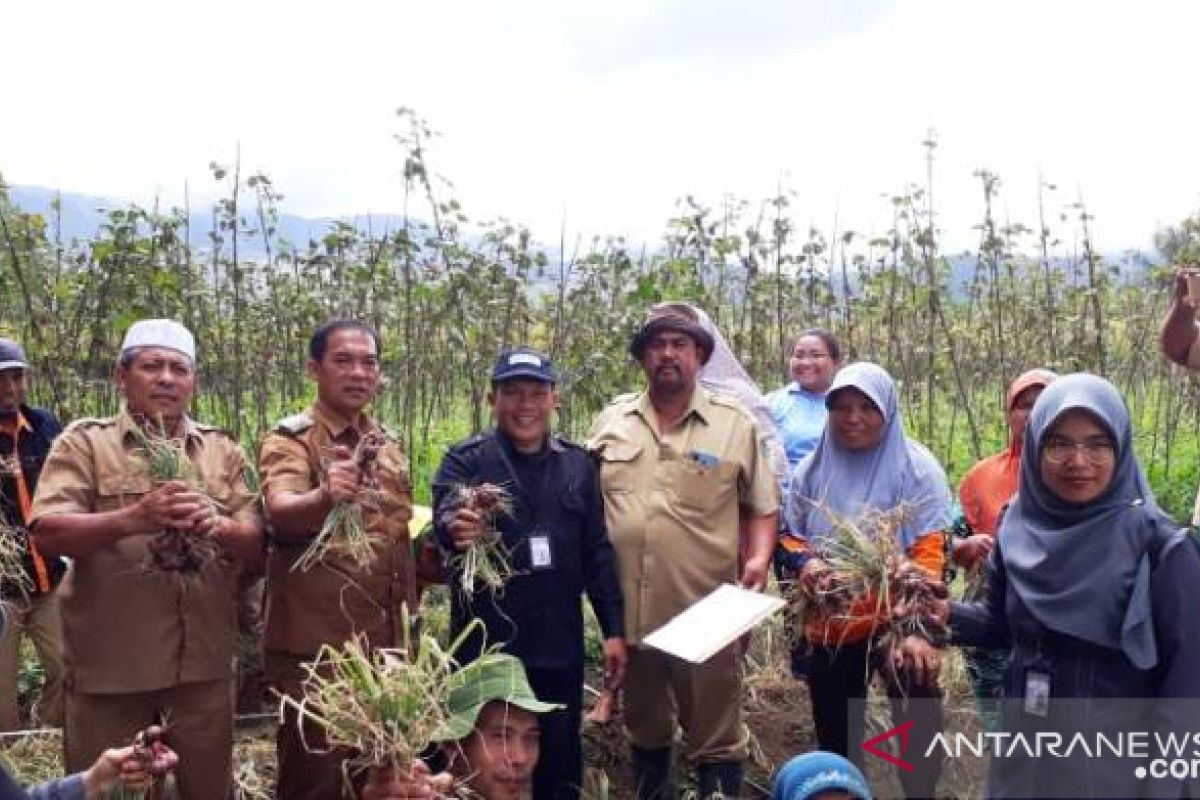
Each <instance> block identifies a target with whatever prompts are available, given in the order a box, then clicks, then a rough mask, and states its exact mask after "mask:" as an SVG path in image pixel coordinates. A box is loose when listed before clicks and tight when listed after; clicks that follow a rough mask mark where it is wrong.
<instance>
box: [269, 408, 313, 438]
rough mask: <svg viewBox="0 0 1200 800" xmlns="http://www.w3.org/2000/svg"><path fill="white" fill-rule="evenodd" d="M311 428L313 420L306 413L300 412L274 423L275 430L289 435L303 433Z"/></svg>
mask: <svg viewBox="0 0 1200 800" xmlns="http://www.w3.org/2000/svg"><path fill="white" fill-rule="evenodd" d="M312 426H313V418H312V417H311V416H310V415H309V414H308V413H306V412H304V411H301V412H300V413H299V414H293V415H292V416H290V417H284V418H283V419H281V420H279V422H277V423H275V430H277V431H279V432H280V433H290V434H292V435H295V434H298V433H304V432H305V431H306V430H308V429H309V428H311V427H312Z"/></svg>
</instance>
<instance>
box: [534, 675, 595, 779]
mask: <svg viewBox="0 0 1200 800" xmlns="http://www.w3.org/2000/svg"><path fill="white" fill-rule="evenodd" d="M525 673H526V674H527V675H528V676H529V685H530V687H531V688H532V689H533V693H534V694H535V695H537V699H538V700H541V701H542V702H544V703H562V704H563V705H564V706H566V708H565V709H563V710H561V711H552V712H550V713H549V714H541V715H539V717H538V723H539V728H540V729H541V730H540V732H541V748H540V753H539V755H538V763H537V768H536V769H534V771H533V800H578V797H579V787H580V784H581V783H582V781H583V746H582V744H581V742H580V735H581V734H580V726H581V724H582V722H583V665H582V664H581V665H580V666H579V667H578V668H577V669H575V668H570V667H568V668H565V669H538V668H536V667H526V668H525Z"/></svg>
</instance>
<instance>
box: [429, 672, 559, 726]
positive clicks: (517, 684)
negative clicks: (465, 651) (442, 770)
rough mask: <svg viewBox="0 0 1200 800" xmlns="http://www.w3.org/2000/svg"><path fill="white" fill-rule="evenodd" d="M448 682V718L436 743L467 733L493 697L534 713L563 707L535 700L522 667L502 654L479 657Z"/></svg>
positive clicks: (543, 712)
mask: <svg viewBox="0 0 1200 800" xmlns="http://www.w3.org/2000/svg"><path fill="white" fill-rule="evenodd" d="M451 681H452V686H451V688H450V699H449V702H448V703H447V708H446V711H447V712H448V719H447V720H446V724H445V725H443V726H442V730H441V731H440V732H439V733H438V735H437V736H436V737H434V741H436V742H454V741H458V740H459V739H465V738H467V737H468V736H470V735H471V731H473V730H475V723H476V721H478V719H479V712H480V711H482V710H483V707H484V706H486V705H487V704H488V703H490V702H492V701H493V700H500V701H502V702H505V703H508V704H510V705H514V706H516V707H517V708H522V709H524V710H526V711H529V712H531V713H534V714H545V713H546V712H548V711H557V710H559V709H561V708H565V706H563V705H561V704H559V703H543V702H542V701H541V700H538V699H537V697H536V696H535V695H534V693H533V689H532V688H530V686H529V679H528V678H526V677H525V667H523V666H522V665H521V662H520V661H519V660H518V659H517V658H516V657H515V656H510V655H507V654H503V653H490V654H488V655H485V656H481V657H479V658H478V659H476V660H475V661H472V662H471V663H470V664H467V665H466V666H465V667H463V668H462V669H460V670H459V671H458V672H456V673H455V674H454V677H453V678H451Z"/></svg>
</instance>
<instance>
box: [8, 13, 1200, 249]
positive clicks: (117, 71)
mask: <svg viewBox="0 0 1200 800" xmlns="http://www.w3.org/2000/svg"><path fill="white" fill-rule="evenodd" d="M0 24H2V25H3V29H4V31H3V36H2V40H3V45H2V47H0V58H2V59H3V63H4V73H5V79H4V82H3V87H4V88H3V95H4V96H3V105H2V106H0V108H2V109H3V110H0V172H3V174H4V176H5V178H6V179H7V180H8V181H9V182H11V183H19V184H35V185H42V186H51V187H57V188H61V189H64V190H71V191H78V192H85V193H91V194H99V195H106V196H113V197H119V198H131V199H138V200H145V199H146V198H148V197H151V196H153V195H154V194H155V193H156V192H157V193H160V194H161V195H162V196H163V198H164V199H165V200H166V201H167V202H168V203H177V202H180V200H181V197H182V186H183V184H184V182H185V180H186V181H189V182H190V185H191V191H192V194H193V197H203V195H204V192H205V191H206V190H210V189H211V186H212V182H211V180H210V179H209V178H208V177H207V165H208V163H209V161H211V160H214V159H215V160H218V161H229V160H231V159H232V157H233V153H234V148H235V143H237V142H240V143H241V151H242V158H243V163H244V165H245V167H246V168H248V169H261V170H264V171H266V172H268V173H269V174H270V175H271V176H272V177H273V179H274V181H275V183H276V186H277V187H278V188H279V190H281V191H282V192H283V193H284V194H285V195H286V196H287V199H286V200H285V201H284V207H285V210H287V211H289V212H292V213H297V214H305V215H317V214H323V215H324V214H328V215H340V214H349V213H354V212H368V211H389V210H397V209H399V207H400V202H401V201H400V197H401V181H400V170H401V166H402V152H401V150H400V148H399V147H398V146H397V145H396V144H395V142H394V141H393V140H392V135H393V134H394V133H396V132H397V131H398V130H399V124H398V121H397V119H396V116H395V109H396V108H397V107H399V106H402V105H404V106H411V107H414V108H416V109H418V110H419V111H420V113H421V114H422V115H423V116H424V117H425V118H427V119H428V120H429V121H430V123H431V125H432V126H433V127H435V128H436V129H438V130H439V131H441V132H442V133H443V136H442V137H441V138H440V139H439V140H437V141H436V142H434V143H433V145H432V148H431V154H430V155H431V160H432V163H433V166H434V167H435V168H436V169H437V171H438V172H440V173H442V174H444V175H445V176H447V177H449V178H450V179H451V180H452V181H453V182H454V184H455V194H456V196H457V197H458V198H459V199H460V200H461V201H462V202H463V204H464V206H465V207H466V210H467V213H468V214H469V216H471V218H472V219H476V220H479V219H488V218H495V217H498V216H504V217H507V218H509V219H512V220H516V221H520V222H525V223H527V224H529V225H531V226H532V227H533V228H534V231H535V233H536V234H537V235H538V236H539V238H541V239H542V240H543V241H557V238H558V231H559V228H560V225H561V223H562V220H563V218H564V215H565V218H566V225H567V228H568V230H569V231H571V232H572V233H573V234H584V235H590V234H593V233H612V234H625V235H629V236H632V237H634V238H637V239H646V238H650V239H653V238H655V237H657V236H659V235H660V234H661V232H662V230H663V227H664V222H665V220H666V219H667V218H668V217H669V216H670V215H671V213H672V209H673V207H674V201H675V200H676V199H677V198H678V197H680V196H682V195H684V194H688V193H691V194H695V195H697V196H699V197H701V198H704V199H706V200H708V201H711V202H719V201H720V199H721V198H722V196H724V195H726V194H732V195H736V196H740V197H745V198H748V199H752V200H754V199H761V198H763V197H766V196H768V195H770V194H772V193H773V192H774V191H775V190H776V187H777V186H779V185H783V186H785V187H788V188H791V189H794V190H795V191H796V193H797V196H796V201H795V208H796V213H797V215H798V217H799V221H800V222H801V224H804V225H807V224H808V223H809V222H812V223H813V224H816V225H818V226H820V227H824V228H830V227H832V224H833V220H834V218H835V215H836V216H837V217H838V219H839V223H840V226H841V228H843V229H845V228H852V229H856V230H859V231H871V232H879V231H881V230H883V229H884V228H886V226H887V222H888V217H889V214H890V212H889V210H888V208H887V205H886V203H885V202H884V201H883V200H882V199H881V196H882V195H883V194H884V193H889V192H894V191H897V190H900V189H902V188H903V187H904V186H905V185H906V184H907V183H909V182H912V181H923V180H924V174H925V166H924V150H923V149H922V147H921V144H920V143H921V141H922V139H924V138H925V135H926V131H927V130H928V129H929V128H933V129H935V130H936V131H937V135H938V139H939V142H940V145H939V147H938V150H937V162H936V166H935V177H934V191H935V200H936V203H937V205H938V207H939V209H940V221H941V225H942V227H943V228H944V231H945V234H946V236H947V239H946V241H947V242H948V244H949V245H950V246H963V245H970V244H971V242H972V241H973V239H974V237H975V234H973V233H972V231H971V226H972V225H973V224H974V223H975V222H976V221H977V219H978V217H979V214H980V190H979V185H978V181H977V180H976V179H975V178H973V177H972V173H973V172H974V171H975V170H976V169H978V168H980V167H987V168H989V169H991V170H993V171H996V172H999V173H1000V174H1001V176H1002V178H1003V180H1004V186H1003V195H1002V199H1001V206H1000V212H1001V214H1007V215H1008V216H1010V217H1011V218H1012V219H1014V220H1019V221H1023V222H1026V223H1027V224H1030V225H1033V224H1034V223H1035V221H1036V216H1035V214H1036V198H1037V195H1036V188H1037V182H1038V177H1037V176H1038V174H1039V171H1040V172H1041V173H1042V174H1044V175H1045V177H1046V179H1047V180H1048V181H1051V182H1053V183H1055V184H1056V185H1057V186H1058V187H1059V188H1058V191H1057V192H1056V193H1054V195H1053V196H1052V197H1051V198H1050V201H1051V202H1052V203H1054V204H1058V205H1061V204H1062V203H1066V202H1071V201H1074V200H1075V199H1077V197H1078V196H1079V195H1080V194H1082V196H1083V198H1084V199H1085V200H1086V201H1087V203H1088V205H1089V206H1090V208H1091V210H1092V212H1093V213H1094V214H1095V216H1096V223H1095V227H1096V234H1097V238H1098V240H1099V242H1100V244H1101V246H1102V247H1104V248H1105V249H1109V250H1114V249H1119V248H1124V247H1145V246H1148V244H1149V242H1150V241H1151V237H1152V235H1153V232H1154V231H1155V229H1156V228H1158V227H1160V226H1162V225H1164V224H1169V223H1173V222H1176V221H1178V219H1180V218H1181V217H1183V216H1185V215H1186V214H1188V213H1190V212H1191V211H1193V210H1195V209H1197V208H1200V169H1198V167H1200V141H1198V137H1197V122H1198V118H1200V98H1198V97H1197V91H1196V88H1195V87H1196V82H1195V77H1196V75H1197V74H1198V73H1197V60H1198V56H1197V52H1198V48H1197V47H1196V45H1195V44H1194V38H1195V36H1196V32H1197V31H1200V3H1195V2H1190V1H1189V0H1179V1H1178V2H1161V1H1160V0H1140V2H1137V3H1134V2H1097V1H1096V0H1089V1H1088V2H1065V1H1064V2H1056V1H1055V0H1005V2H973V1H972V0H894V2H888V1H887V0H769V1H766V0H764V1H762V2H756V1H755V0H591V1H590V2H578V1H577V0H497V1H496V2H465V1H463V2H456V1H455V0H434V1H433V2H404V1H402V0H381V1H380V2H358V1H354V0H340V2H321V3H306V2H295V0H293V2H255V1H254V0H236V1H235V0H206V2H203V3H201V2H194V1H193V2H187V3H184V2H170V0H168V1H167V2H163V0H154V2H132V0H108V1H107V2H95V0H81V1H80V2H59V1H56V0H38V2H8V3H5V4H4V9H3V15H2V22H0ZM1064 232H1067V231H1066V229H1064Z"/></svg>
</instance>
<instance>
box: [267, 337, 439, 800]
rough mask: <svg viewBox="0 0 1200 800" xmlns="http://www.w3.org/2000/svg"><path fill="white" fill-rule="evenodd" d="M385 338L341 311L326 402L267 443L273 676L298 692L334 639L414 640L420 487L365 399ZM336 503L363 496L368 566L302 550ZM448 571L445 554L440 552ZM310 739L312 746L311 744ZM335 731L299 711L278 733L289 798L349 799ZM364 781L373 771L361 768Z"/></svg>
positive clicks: (287, 423)
mask: <svg viewBox="0 0 1200 800" xmlns="http://www.w3.org/2000/svg"><path fill="white" fill-rule="evenodd" d="M378 353H379V342H378V336H377V334H376V333H375V331H374V330H373V329H372V328H371V327H369V326H367V325H365V324H363V323H360V322H354V321H350V320H336V321H334V322H330V323H328V324H326V325H324V326H322V327H321V328H319V329H318V330H317V331H316V332H315V333H314V334H313V336H312V339H311V341H310V342H309V359H308V363H307V367H306V368H307V371H308V374H309V377H311V378H312V379H314V380H315V381H316V383H317V401H316V403H315V404H314V405H312V406H311V407H310V408H308V409H306V410H305V411H303V412H302V413H300V414H297V415H295V416H293V417H288V418H287V419H284V420H283V421H281V422H280V423H279V424H278V425H276V427H275V429H274V430H273V431H271V432H270V433H269V434H267V436H266V438H265V439H264V440H263V442H262V446H261V449H260V452H259V466H260V473H261V475H262V481H263V497H264V501H265V503H266V508H267V515H268V517H269V518H270V520H271V524H272V540H271V548H270V549H271V553H270V555H269V557H268V561H267V593H266V608H267V612H266V614H267V623H266V644H265V648H266V672H267V679H268V680H269V681H270V682H271V683H272V684H273V685H274V686H275V688H276V689H278V690H279V691H281V692H284V693H286V694H288V695H289V696H292V697H297V698H298V697H299V696H300V694H301V682H302V681H303V678H304V676H305V674H306V673H305V672H304V670H303V668H302V666H301V665H302V664H303V663H304V662H306V661H311V660H312V659H313V657H314V656H315V655H316V654H317V651H318V650H319V649H320V648H321V646H322V645H324V644H331V645H335V646H338V645H341V644H342V643H343V642H345V641H346V640H347V639H349V638H351V637H352V636H354V635H356V634H359V635H363V636H365V637H366V639H367V642H368V643H369V644H370V645H371V646H372V647H395V646H397V645H399V644H401V643H402V641H403V638H404V632H403V629H402V620H403V613H404V611H403V609H404V608H405V607H407V610H408V614H409V615H410V616H411V617H412V618H414V619H415V617H416V615H417V612H418V605H417V604H418V591H417V576H416V564H415V559H414V556H413V554H412V544H411V542H410V539H409V535H408V520H409V518H410V517H411V516H412V489H411V484H410V483H409V476H408V469H407V464H406V462H405V459H404V455H403V453H402V452H401V450H400V446H399V444H398V443H396V442H395V440H394V439H392V438H391V437H390V435H388V434H387V433H386V431H384V430H383V429H382V428H381V427H380V426H379V424H378V423H376V422H375V421H374V420H372V419H371V418H370V417H369V416H368V415H367V414H366V412H365V408H366V406H367V404H368V403H370V401H371V399H372V398H373V397H374V396H375V392H376V390H377V388H378V386H379V374H380V373H379V355H378ZM369 433H376V434H382V435H383V436H385V437H387V440H388V443H387V445H386V446H385V447H384V448H383V449H382V450H381V451H380V452H379V455H378V458H377V460H376V463H375V466H374V468H373V476H374V481H373V484H374V486H373V487H372V488H371V490H370V491H367V490H366V485H365V482H364V477H365V476H364V475H363V474H362V471H361V470H360V469H359V467H358V465H357V464H356V462H355V460H354V458H353V453H354V449H355V447H356V446H357V445H358V443H359V441H360V440H361V439H362V437H363V436H365V435H367V434H369ZM335 502H352V503H358V504H359V505H360V506H361V507H362V510H363V515H364V519H365V522H366V530H367V533H368V535H369V536H370V537H371V540H372V545H373V549H374V557H373V559H372V560H371V561H370V563H368V564H366V565H365V566H359V565H358V564H357V563H355V561H354V560H353V559H352V558H351V557H350V556H349V555H348V554H346V553H344V552H341V551H339V550H337V549H336V548H335V549H333V550H330V551H328V552H327V553H326V555H325V557H324V558H323V559H322V560H321V561H320V562H319V563H317V564H315V565H313V566H312V567H311V568H310V569H308V570H307V571H305V570H304V569H302V568H300V567H298V566H296V561H297V559H298V558H299V557H300V556H301V555H302V554H303V553H304V551H305V549H306V548H307V547H308V546H309V544H310V543H311V542H312V539H313V537H314V536H315V535H316V534H317V532H318V531H320V529H321V526H322V524H323V523H324V520H325V517H326V516H327V515H328V514H329V512H330V510H331V509H332V508H333V505H334V503H335ZM433 561H434V564H435V566H434V570H435V572H436V553H434V554H433ZM306 745H307V747H306ZM324 747H325V745H324V738H323V737H322V736H321V732H320V730H319V729H318V728H316V727H315V726H313V725H311V724H306V726H305V730H304V736H303V737H301V735H300V732H299V730H298V728H297V725H296V716H295V714H294V712H289V713H288V715H287V717H286V718H285V719H284V720H283V723H282V724H281V725H280V727H279V730H278V732H277V735H276V753H277V756H278V761H279V772H278V783H277V786H276V795H277V796H278V797H280V798H287V800H327V799H334V800H335V799H336V798H339V797H341V796H342V792H343V789H344V787H343V774H342V764H343V762H344V761H345V758H346V754H345V753H343V752H340V751H338V752H330V753H323V752H320V751H322V750H323V749H324ZM357 777H360V778H361V779H362V780H365V779H366V775H365V774H364V775H362V776H357Z"/></svg>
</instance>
